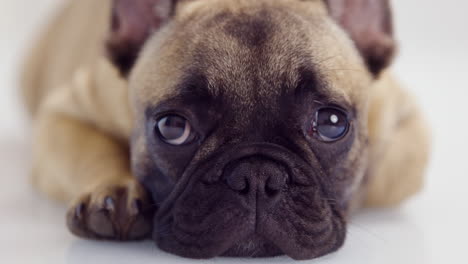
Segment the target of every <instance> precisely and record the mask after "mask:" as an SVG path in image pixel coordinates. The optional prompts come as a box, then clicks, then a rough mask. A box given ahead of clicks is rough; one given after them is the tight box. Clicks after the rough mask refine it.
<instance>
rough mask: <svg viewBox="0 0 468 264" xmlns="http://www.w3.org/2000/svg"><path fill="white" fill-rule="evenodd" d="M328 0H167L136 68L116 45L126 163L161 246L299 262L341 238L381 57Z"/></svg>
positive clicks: (196, 253) (358, 176)
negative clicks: (125, 103)
mask: <svg viewBox="0 0 468 264" xmlns="http://www.w3.org/2000/svg"><path fill="white" fill-rule="evenodd" d="M122 1H123V2H125V0H120V1H117V2H122ZM136 2H140V4H141V3H143V2H146V3H148V2H156V3H152V4H158V5H159V4H160V3H161V2H164V1H155V0H153V1H150V0H141V1H136ZM336 2H337V1H331V3H329V4H328V5H327V4H326V3H325V2H323V1H318V0H315V1H312V0H311V1H300V0H277V1H268V0H261V1H260V0H259V1H246V0H244V1H241V0H225V1H221V0H191V1H182V2H181V1H179V3H178V5H177V8H175V9H174V10H172V13H173V14H172V15H168V16H170V17H171V18H170V19H169V20H168V22H167V24H166V25H164V26H162V27H161V29H160V30H159V31H158V32H157V33H155V34H153V35H152V36H151V37H150V38H148V39H147V38H146V36H147V35H145V34H143V33H142V34H140V35H139V36H138V37H135V36H134V37H135V38H134V39H133V40H138V41H140V42H142V41H143V42H144V45H143V44H142V46H144V48H143V51H142V52H141V54H140V56H139V58H138V59H137V60H135V58H134V57H135V54H136V53H135V52H134V51H132V52H133V53H125V52H123V53H122V45H121V46H120V49H119V50H118V52H120V53H119V54H118V56H120V57H119V58H120V59H119V58H117V59H115V61H116V62H117V63H119V62H120V64H118V65H119V66H121V69H122V70H123V71H125V70H129V69H131V74H130V75H129V85H130V91H131V97H132V103H133V106H134V110H135V113H134V114H135V131H134V136H133V139H132V164H133V168H134V173H135V175H136V177H138V179H139V180H140V181H141V182H142V183H143V184H144V186H145V187H146V188H147V189H148V190H149V191H150V192H151V194H152V196H153V199H154V202H155V204H156V205H157V206H158V211H157V213H156V215H155V218H154V235H153V238H154V240H155V241H157V243H158V245H159V246H160V247H161V248H162V249H164V250H166V251H169V252H172V253H175V254H178V255H182V256H185V257H194V258H207V257H214V256H218V255H226V256H274V255H279V254H287V255H289V256H291V257H293V258H295V259H308V258H314V257H318V256H322V255H324V254H327V253H329V252H332V251H334V250H336V249H337V248H339V247H340V246H341V245H342V244H343V242H344V239H345V233H346V215H347V213H348V208H349V206H350V203H351V202H353V199H354V198H355V193H356V191H357V190H358V188H359V186H360V183H361V182H362V178H363V175H364V172H365V170H366V137H367V127H366V126H367V124H366V123H367V113H366V111H367V96H366V94H367V91H368V89H370V87H371V85H372V82H373V80H374V78H375V77H376V74H377V71H378V70H380V69H381V68H382V67H383V66H384V65H385V64H386V62H385V61H379V60H376V56H374V55H375V54H370V55H369V54H368V53H365V51H366V50H365V49H364V48H362V47H361V46H359V41H358V40H356V39H351V38H350V37H349V36H353V32H345V30H343V28H342V27H340V26H338V25H337V23H335V21H336V19H335V20H334V19H332V17H331V16H330V10H332V14H337V13H338V11H336V9H338V10H339V11H342V10H341V9H340V8H343V6H342V5H338V7H333V5H335V6H336V5H337V4H336ZM345 2H346V1H345ZM358 2H366V1H358ZM149 4H151V3H149ZM166 4H167V3H166ZM335 8H336V9H335ZM134 9H135V10H138V8H137V7H134ZM116 10H118V5H117V8H116ZM333 10H335V11H336V12H335V13H333ZM159 11H161V10H159ZM132 12H133V11H132ZM124 13H125V12H124ZM142 16H143V15H142ZM146 16H147V18H148V17H150V18H151V15H149V16H148V15H147V14H146ZM143 17H144V16H143ZM161 17H164V15H160V16H158V17H156V18H153V20H152V22H151V23H153V24H154V25H159V24H160V22H161V21H160V20H162V19H161ZM343 17H345V16H343V15H341V16H340V18H343ZM117 19H122V20H123V22H125V17H124V18H121V17H119V15H117ZM133 19H135V18H133ZM158 19H159V20H158ZM150 20H151V19H150ZM128 21H130V22H128ZM127 22H128V23H127V24H124V26H125V25H127V26H128V25H130V26H131V25H137V24H138V23H136V22H135V21H132V20H130V19H129V20H127ZM341 22H343V25H346V20H345V19H344V18H343V19H342V21H341ZM119 23H122V21H118V23H117V22H116V23H115V24H119ZM120 26H122V25H120ZM130 26H129V27H130ZM158 29H159V28H158ZM114 30H116V31H118V27H117V26H116V25H114ZM116 39H118V38H116ZM116 39H113V41H114V44H115V43H118V41H117V40H116ZM138 41H134V42H133V43H132V45H133V46H131V45H127V46H125V45H124V47H126V49H128V50H130V48H129V47H139V46H138V45H139V44H138ZM353 41H354V42H353ZM135 43H136V44H135ZM366 43H367V42H366ZM366 48H368V47H366ZM387 53H388V52H387ZM122 54H123V55H124V56H123V55H122ZM379 55H381V54H380V53H379ZM366 56H368V58H367V57H366ZM132 58H133V59H132ZM369 58H371V60H369ZM387 59H388V58H383V57H382V60H387ZM135 61H136V63H135V66H132V65H133V62H135ZM379 67H380V69H379Z"/></svg>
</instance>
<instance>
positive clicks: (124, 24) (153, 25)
mask: <svg viewBox="0 0 468 264" xmlns="http://www.w3.org/2000/svg"><path fill="white" fill-rule="evenodd" d="M173 2H175V1H174V0H112V21H111V26H110V29H109V32H110V33H109V36H108V39H107V52H108V56H109V58H110V59H111V61H112V62H113V63H114V64H115V65H116V66H117V67H118V68H119V69H120V71H121V73H122V74H123V75H124V76H125V75H127V74H128V72H129V71H130V70H131V68H132V67H133V65H134V63H135V61H136V59H137V57H138V54H139V52H140V50H141V48H142V46H143V45H144V43H145V42H146V40H147V39H148V37H149V36H150V35H151V33H152V32H154V31H157V30H158V29H159V28H160V27H161V26H162V25H164V24H165V23H166V22H167V21H168V20H169V18H170V17H171V15H172V12H173V8H174V7H173Z"/></svg>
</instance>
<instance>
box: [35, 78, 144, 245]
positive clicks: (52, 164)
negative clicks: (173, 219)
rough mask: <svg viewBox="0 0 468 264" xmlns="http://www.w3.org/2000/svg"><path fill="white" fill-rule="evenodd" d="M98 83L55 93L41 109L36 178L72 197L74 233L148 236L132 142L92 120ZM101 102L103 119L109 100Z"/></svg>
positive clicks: (97, 236)
mask: <svg viewBox="0 0 468 264" xmlns="http://www.w3.org/2000/svg"><path fill="white" fill-rule="evenodd" d="M90 83H91V84H92V85H90ZM84 84H85V85H84ZM95 84H96V83H95V82H83V81H82V80H81V81H78V82H76V83H74V84H72V85H70V87H67V88H64V89H60V90H59V91H58V92H57V93H55V94H53V95H51V96H50V97H49V98H48V101H46V102H45V103H44V105H43V106H42V107H41V110H40V112H39V115H38V116H37V120H36V131H35V132H36V134H35V140H34V142H35V143H34V144H35V146H34V165H33V166H34V167H33V180H34V182H35V184H36V186H37V187H38V188H39V189H40V190H42V191H43V192H45V193H47V194H48V195H49V196H51V197H54V198H56V199H59V200H63V201H72V203H71V207H70V209H69V212H68V214H67V223H68V227H69V228H70V230H71V231H72V232H73V233H74V234H76V235H78V236H82V237H86V238H93V239H118V240H130V239H141V238H145V237H147V236H148V235H149V234H150V233H151V228H152V225H151V221H150V218H151V216H152V213H151V211H152V210H151V206H150V203H149V198H148V195H147V193H146V191H145V190H144V189H143V188H142V187H141V186H140V184H139V183H138V182H137V181H136V180H135V179H134V177H133V176H132V175H131V173H130V165H129V163H130V162H129V151H128V142H126V140H125V139H118V137H116V136H115V135H112V134H111V133H107V132H104V131H105V130H103V129H101V128H100V127H99V126H98V125H97V124H96V123H94V122H93V118H96V116H94V115H93V114H92V109H93V106H91V105H90V104H89V103H90V102H91V101H90V100H93V101H94V103H96V102H97V101H96V100H99V91H98V90H97V89H98V88H99V87H98V86H97V85H95ZM112 88H115V89H118V87H112ZM91 90H92V91H93V92H92V93H89V92H91ZM113 92H114V95H115V93H116V92H117V93H118V90H114V91H113ZM88 95H91V96H88ZM109 97H112V95H108V96H105V97H103V98H106V99H107V98H109ZM86 105H87V106H88V107H85V108H83V107H84V106H86ZM98 105H99V107H97V106H96V109H100V111H101V112H100V113H99V114H100V115H101V117H102V115H104V113H105V112H107V111H106V109H105V106H106V103H104V102H99V103H98ZM121 107H122V106H121ZM116 111H118V110H116ZM94 114H98V113H94ZM107 117H109V116H107ZM121 118H124V116H121ZM108 129H111V128H110V127H109V128H108Z"/></svg>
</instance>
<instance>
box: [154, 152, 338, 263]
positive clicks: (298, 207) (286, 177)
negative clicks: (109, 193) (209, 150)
mask: <svg viewBox="0 0 468 264" xmlns="http://www.w3.org/2000/svg"><path fill="white" fill-rule="evenodd" d="M228 156H230V158H229V159H226V160H224V161H223V160H222V158H219V159H217V160H216V163H214V164H215V165H211V167H210V169H206V168H205V169H202V170H200V169H197V170H196V171H194V173H193V174H191V177H189V179H186V181H185V182H184V181H183V179H182V181H180V182H179V183H178V186H177V187H176V188H175V189H174V192H173V193H172V194H171V196H170V197H169V198H168V199H167V201H165V203H164V204H163V206H162V207H161V208H160V210H159V211H158V213H157V215H156V217H155V225H154V234H153V238H154V240H155V241H156V242H157V244H158V246H159V247H160V248H162V249H163V250H165V251H168V252H171V253H174V254H177V255H180V256H183V257H189V258H211V257H216V256H236V257H271V256H277V255H283V254H286V255H288V256H290V257H292V258H294V259H312V258H316V257H319V256H322V255H325V254H327V253H330V252H332V251H335V250H336V249H338V248H339V247H340V246H341V245H342V244H343V242H344V238H345V233H346V231H345V221H344V217H343V214H342V213H341V211H340V208H339V205H337V204H336V203H330V201H334V199H333V197H330V196H329V195H327V190H326V189H324V187H323V186H324V185H323V184H321V183H320V180H319V179H318V178H319V177H317V172H315V171H314V170H313V169H310V168H309V167H308V166H306V165H305V162H301V161H298V159H292V158H291V154H290V153H289V152H287V151H285V150H284V149H282V148H281V147H278V146H272V145H266V144H263V145H261V146H259V145H255V146H252V145H250V146H248V147H247V148H244V149H240V150H239V149H237V151H236V153H235V154H232V153H231V154H230V155H228ZM232 157H234V158H232ZM220 168H221V169H220ZM180 184H183V185H182V186H181V185H180Z"/></svg>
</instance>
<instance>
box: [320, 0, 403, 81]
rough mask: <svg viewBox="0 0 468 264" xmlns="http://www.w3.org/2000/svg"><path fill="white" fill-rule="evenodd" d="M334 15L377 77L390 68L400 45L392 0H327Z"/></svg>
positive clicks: (331, 13)
mask: <svg viewBox="0 0 468 264" xmlns="http://www.w3.org/2000/svg"><path fill="white" fill-rule="evenodd" d="M325 2H326V3H327V6H328V10H329V12H330V15H331V17H332V18H333V19H335V21H336V22H337V23H338V24H340V25H341V26H342V27H343V28H344V29H345V31H346V32H348V34H349V36H350V37H351V39H352V40H353V41H354V43H355V44H356V47H357V48H358V50H359V52H360V53H361V55H362V56H363V58H364V60H365V62H366V63H367V66H368V67H369V70H370V71H371V72H372V73H373V74H374V75H375V76H377V75H378V74H379V73H380V72H381V71H382V70H383V69H384V68H386V67H387V66H389V65H390V63H391V61H392V58H393V55H394V53H395V49H396V44H395V40H394V38H393V24H392V12H391V8H390V3H389V2H390V0H325Z"/></svg>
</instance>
